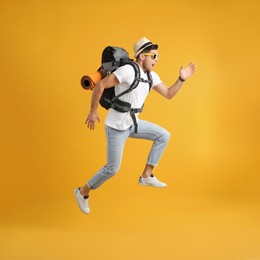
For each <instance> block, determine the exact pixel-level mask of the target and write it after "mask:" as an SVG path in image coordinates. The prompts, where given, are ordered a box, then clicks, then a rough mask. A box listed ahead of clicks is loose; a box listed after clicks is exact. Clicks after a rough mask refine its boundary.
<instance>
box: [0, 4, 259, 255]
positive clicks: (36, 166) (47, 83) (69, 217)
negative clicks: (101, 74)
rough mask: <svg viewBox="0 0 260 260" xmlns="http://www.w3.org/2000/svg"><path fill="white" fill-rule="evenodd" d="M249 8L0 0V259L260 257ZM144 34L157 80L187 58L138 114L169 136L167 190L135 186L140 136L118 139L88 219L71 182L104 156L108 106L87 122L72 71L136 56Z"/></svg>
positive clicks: (254, 9) (144, 147) (253, 20)
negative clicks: (96, 120) (117, 161)
mask: <svg viewBox="0 0 260 260" xmlns="http://www.w3.org/2000/svg"><path fill="white" fill-rule="evenodd" d="M259 12H260V8H259V2H258V1H256V0H247V1H245V0H242V1H235V0H225V1H224V0H220V1H215V2H214V1H203V0H197V1H192V0H187V1H179V0H178V1H170V0H168V1H166V0H162V1H158V2H151V1H137V0H132V1H127V2H126V1H119V0H117V1H113V0H111V1H104V0H101V1H93V2H89V1H80V0H75V1H65V0H56V1H51V0H45V1H43V0H39V1H37V0H35V1H32V0H19V1H18V0H16V1H15V0H12V1H7V0H3V1H1V4H0V30H1V31H0V36H1V41H0V49H1V55H0V59H1V64H0V73H1V77H0V83H1V94H0V97H1V102H0V106H1V107H0V120H1V128H0V131H1V154H0V155H1V190H0V201H1V214H0V220H1V224H0V228H1V233H0V241H1V247H0V258H1V259H8V260H9V259H19V260H20V259H55V260H56V259H79V258H80V259H125V260H126V259H151V260H153V259H169V260H170V259H171V260H172V259H176V260H187V259H195V260H204V259H205V260H238V259H240V260H241V259H244V260H245V259H255V260H256V259H260V249H259V248H260V245H259V244H260V243H259V236H260V221H259V218H260V208H259V202H260V189H259V183H260V177H259V132H260V131H259V130H260V121H259V112H260V111H259V97H260V90H259V87H260V84H259V83H260V80H259V60H260V55H259V46H260V37H259V27H260V18H259ZM143 36H145V37H147V38H148V39H150V40H151V41H153V42H156V43H158V44H159V46H160V48H159V52H160V55H161V58H160V61H159V63H158V64H157V66H156V68H155V71H156V72H157V73H158V74H159V75H160V77H161V79H162V80H163V81H164V82H165V83H166V84H167V85H171V84H172V83H174V81H175V80H176V79H177V77H178V70H179V68H180V66H181V65H182V64H187V63H188V62H190V61H192V62H194V63H196V65H197V72H196V73H195V74H194V75H193V77H192V78H191V79H190V80H188V81H187V82H186V83H185V84H184V86H183V88H182V90H181V91H180V92H179V93H178V95H177V96H176V97H175V98H174V99H173V100H171V101H168V100H165V99H163V98H162V97H160V96H159V95H156V94H155V92H153V93H152V94H151V95H150V96H149V97H148V99H147V102H146V105H145V110H144V112H143V113H142V115H141V118H146V119H148V120H151V121H153V122H155V123H158V124H160V125H162V126H164V127H165V128H166V129H168V130H169V131H170V132H171V133H172V138H171V141H170V143H169V145H168V147H167V150H166V152H165V154H164V156H163V158H162V160H161V161H160V165H159V167H158V169H156V170H155V174H156V175H157V176H158V177H159V178H160V179H162V180H163V181H165V182H167V183H168V185H169V187H168V188H167V189H164V190H158V189H150V188H146V187H140V186H138V185H137V181H138V177H139V175H140V173H141V171H142V170H143V167H144V163H145V160H146V156H147V153H148V151H149V148H150V143H149V142H146V141H140V140H129V141H128V142H127V145H126V147H125V154H124V159H123V164H122V167H121V170H120V173H119V174H118V175H117V176H116V177H115V178H113V179H111V180H110V181H109V182H107V183H106V184H105V185H104V186H102V187H101V188H100V189H98V190H97V191H95V192H93V193H92V196H91V200H90V204H91V214H90V215H89V216H86V215H83V214H82V213H81V212H80V211H79V209H78V208H77V205H76V201H75V199H74V195H73V189H74V188H75V187H77V186H78V185H83V184H84V183H85V182H86V181H87V180H88V179H89V178H90V177H91V176H92V174H93V173H94V172H95V171H97V170H98V169H99V168H100V167H101V166H102V165H103V164H104V162H105V137H104V128H103V126H104V120H105V116H106V111H105V110H103V109H99V113H100V116H101V118H102V122H101V124H99V125H98V126H97V128H96V130H95V131H94V132H91V131H89V130H88V129H87V128H86V126H85V124H84V122H85V118H86V116H87V114H88V111H89V106H90V96H91V92H88V91H84V90H83V89H82V88H81V87H80V85H79V81H80V78H81V76H82V75H84V74H87V73H90V72H93V71H95V70H96V69H97V68H98V67H99V65H100V59H101V56H100V55H101V52H102V50H103V48H104V47H106V46H107V45H116V46H122V47H124V48H125V49H127V50H128V51H129V53H130V55H131V57H133V44H134V42H135V41H136V40H138V39H139V38H141V37H143Z"/></svg>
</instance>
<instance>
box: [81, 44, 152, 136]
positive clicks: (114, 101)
mask: <svg viewBox="0 0 260 260" xmlns="http://www.w3.org/2000/svg"><path fill="white" fill-rule="evenodd" d="M127 64H129V65H131V66H132V67H133V69H134V71H135V79H134V81H133V83H132V84H131V85H130V87H129V88H128V89H127V90H125V91H123V92H122V93H120V94H119V95H115V87H112V88H108V89H105V90H104V92H103V94H102V97H101V99H100V101H99V103H100V105H101V106H102V107H104V108H105V109H109V108H113V109H115V110H116V111H118V112H121V113H125V112H130V115H131V117H132V119H133V122H134V125H135V133H137V121H136V117H135V113H139V112H142V110H143V106H142V107H141V108H132V106H131V104H130V103H128V102H124V101H122V100H120V99H119V98H120V97H122V96H123V95H125V94H126V93H129V92H130V91H132V90H133V89H135V88H136V87H137V86H138V84H139V82H145V83H148V84H149V91H150V90H151V87H152V84H153V80H152V76H151V73H150V72H147V78H148V80H145V79H143V78H141V73H140V68H139V66H138V65H137V64H136V63H135V62H134V61H133V60H132V59H130V57H129V54H128V52H127V51H126V50H125V49H123V48H121V47H115V46H107V47H106V48H105V49H104V50H103V52H102V58H101V67H100V68H99V69H98V71H101V74H102V78H104V77H106V76H107V75H109V74H111V73H112V72H113V71H115V70H116V69H117V68H119V67H121V66H124V65H127ZM83 87H84V86H83Z"/></svg>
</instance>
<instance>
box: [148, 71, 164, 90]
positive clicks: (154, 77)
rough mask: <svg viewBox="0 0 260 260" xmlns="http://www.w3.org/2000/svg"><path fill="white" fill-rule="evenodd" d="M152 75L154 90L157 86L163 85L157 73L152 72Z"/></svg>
mask: <svg viewBox="0 0 260 260" xmlns="http://www.w3.org/2000/svg"><path fill="white" fill-rule="evenodd" d="M151 74H152V77H153V86H152V88H153V87H155V86H157V85H158V84H160V83H162V80H161V79H160V77H159V75H158V74H157V73H156V72H154V71H152V72H151Z"/></svg>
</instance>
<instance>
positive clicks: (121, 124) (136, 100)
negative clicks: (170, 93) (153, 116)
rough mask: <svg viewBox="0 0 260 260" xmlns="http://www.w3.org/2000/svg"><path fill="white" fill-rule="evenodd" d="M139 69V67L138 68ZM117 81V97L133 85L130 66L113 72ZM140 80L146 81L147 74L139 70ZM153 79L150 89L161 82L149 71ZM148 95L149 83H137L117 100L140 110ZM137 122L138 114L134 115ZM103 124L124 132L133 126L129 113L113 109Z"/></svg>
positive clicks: (132, 74) (132, 72)
mask: <svg viewBox="0 0 260 260" xmlns="http://www.w3.org/2000/svg"><path fill="white" fill-rule="evenodd" d="M139 68H140V66H139ZM113 73H114V75H115V76H116V77H117V79H118V81H119V85H117V86H115V94H116V95H118V94H120V93H122V92H123V91H125V90H127V89H128V88H129V87H130V85H131V84H132V83H133V81H134V78H135V71H134V68H133V67H132V66H131V65H125V66H122V67H119V68H118V69H117V70H116V71H114V72H113ZM140 73H141V78H143V79H145V80H148V78H147V74H146V73H144V71H143V70H142V69H141V68H140ZM151 76H152V79H153V85H152V88H153V87H155V86H157V85H158V84H160V83H161V82H162V81H161V79H160V78H159V76H158V75H157V73H155V72H154V71H151ZM148 93H149V83H145V82H139V84H138V86H137V87H136V88H135V89H133V90H132V91H130V92H129V93H126V94H124V95H123V96H121V97H120V98H119V99H120V100H122V101H125V102H129V103H130V104H131V107H132V108H141V107H142V106H143V104H144V101H145V99H146V97H147V95H148ZM135 115H136V119H137V121H138V113H136V114H135ZM105 124H106V125H107V126H110V127H112V128H115V129H117V130H125V129H127V128H128V127H130V126H131V125H132V124H133V119H132V117H131V115H130V113H129V112H125V113H121V112H118V111H116V110H114V109H112V108H111V109H109V111H108V114H107V117H106V121H105Z"/></svg>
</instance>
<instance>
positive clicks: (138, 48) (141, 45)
mask: <svg viewBox="0 0 260 260" xmlns="http://www.w3.org/2000/svg"><path fill="white" fill-rule="evenodd" d="M152 45H154V46H157V47H158V45H157V44H154V43H152V42H150V41H149V40H148V39H147V38H145V37H143V38H141V39H140V40H139V41H138V42H136V44H135V45H134V52H135V55H134V56H135V58H136V57H137V56H138V55H139V54H140V53H141V52H142V51H143V50H144V49H145V48H147V47H150V46H152Z"/></svg>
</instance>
